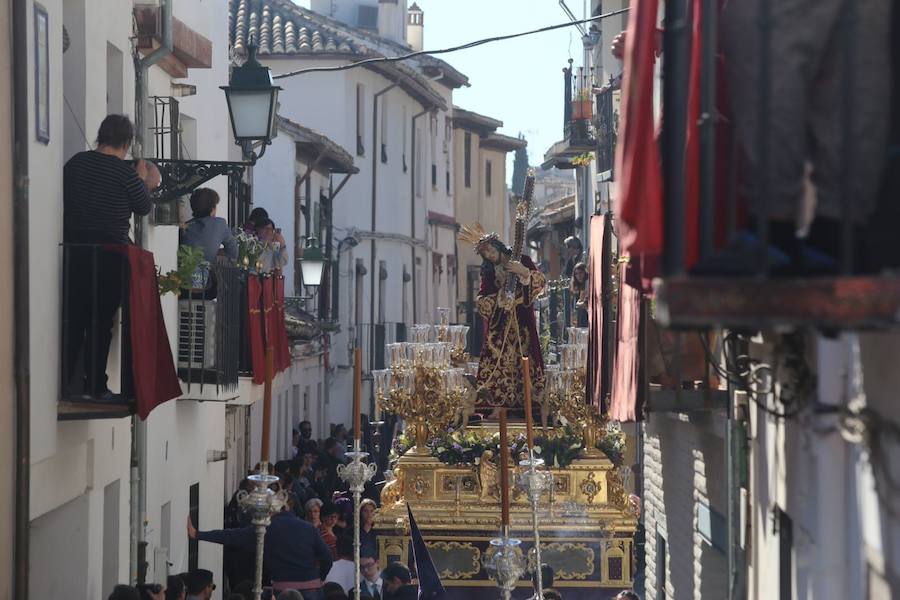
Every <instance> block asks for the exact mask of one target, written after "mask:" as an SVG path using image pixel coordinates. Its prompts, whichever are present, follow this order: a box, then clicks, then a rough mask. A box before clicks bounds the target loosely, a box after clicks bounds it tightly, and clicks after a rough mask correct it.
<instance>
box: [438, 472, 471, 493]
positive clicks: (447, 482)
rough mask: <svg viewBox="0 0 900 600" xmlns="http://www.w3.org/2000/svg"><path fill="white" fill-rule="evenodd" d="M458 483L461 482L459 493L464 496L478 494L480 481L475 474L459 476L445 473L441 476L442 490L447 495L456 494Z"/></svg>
mask: <svg viewBox="0 0 900 600" xmlns="http://www.w3.org/2000/svg"><path fill="white" fill-rule="evenodd" d="M457 482H459V491H460V493H462V494H476V493H478V480H477V479H476V478H475V475H474V474H469V475H459V474H452V473H445V474H442V475H441V490H442V491H443V492H444V493H445V494H455V493H456V491H457V490H456V486H457Z"/></svg>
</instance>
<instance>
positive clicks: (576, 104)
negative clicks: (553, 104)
mask: <svg viewBox="0 0 900 600" xmlns="http://www.w3.org/2000/svg"><path fill="white" fill-rule="evenodd" d="M592 114H593V104H592V102H591V100H590V99H586V100H572V118H573V119H590V118H591V115H592Z"/></svg>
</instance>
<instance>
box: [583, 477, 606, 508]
mask: <svg viewBox="0 0 900 600" xmlns="http://www.w3.org/2000/svg"><path fill="white" fill-rule="evenodd" d="M580 489H581V493H582V494H584V495H585V496H587V502H588V504H593V503H594V498H596V497H597V495H598V494H599V493H600V489H601V487H600V482H599V481H598V480H597V479H596V473H595V472H594V471H591V472H590V473H588V476H587V477H586V478H585V479H583V480H582V481H581V487H580Z"/></svg>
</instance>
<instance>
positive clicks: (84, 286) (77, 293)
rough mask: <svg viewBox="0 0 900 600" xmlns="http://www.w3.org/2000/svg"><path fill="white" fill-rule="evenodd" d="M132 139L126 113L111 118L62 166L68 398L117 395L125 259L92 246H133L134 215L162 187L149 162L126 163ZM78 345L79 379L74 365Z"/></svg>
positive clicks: (146, 208) (145, 209)
mask: <svg viewBox="0 0 900 600" xmlns="http://www.w3.org/2000/svg"><path fill="white" fill-rule="evenodd" d="M133 138H134V126H133V125H132V124H131V121H130V120H129V119H128V117H126V116H124V115H108V116H107V117H106V118H105V119H103V122H102V123H101V124H100V129H99V131H98V132H97V148H96V149H95V150H88V151H85V152H79V153H78V154H76V155H75V156H73V157H72V158H70V159H69V161H68V162H67V163H66V165H65V167H64V169H63V242H64V243H66V244H71V246H69V249H68V260H67V261H66V264H65V268H66V269H67V272H66V273H65V274H64V276H65V281H66V282H67V289H66V298H65V303H66V304H65V309H66V313H67V314H66V317H67V322H68V326H67V327H66V330H65V332H64V336H65V338H64V340H65V341H64V343H65V346H66V348H65V352H66V356H65V359H66V364H65V365H64V375H65V377H66V378H67V381H65V382H64V385H65V386H67V389H66V395H67V396H70V397H71V396H73V395H78V394H81V395H84V396H86V397H90V398H93V399H98V400H103V401H118V400H120V399H121V398H120V397H119V396H118V395H117V394H113V393H112V392H110V391H109V389H108V388H107V387H106V384H107V377H106V360H107V357H108V356H109V347H110V343H111V341H112V327H113V318H114V316H115V314H116V311H117V310H118V309H119V306H120V305H121V303H122V299H123V295H124V289H125V286H126V281H125V278H124V274H125V264H124V260H125V259H124V258H123V257H122V256H121V255H120V254H116V253H111V252H102V251H100V250H99V249H98V248H96V245H102V244H130V243H131V240H130V239H129V237H128V231H129V226H130V222H131V214H132V213H135V214H137V215H146V214H147V213H149V212H150V192H152V191H153V190H155V189H156V188H157V187H158V186H159V183H160V176H159V171H158V170H157V169H156V167H155V166H154V165H153V164H152V163H149V162H147V161H144V160H137V161H136V162H135V163H134V166H132V165H130V164H129V163H127V162H125V157H126V156H127V155H128V151H129V148H130V147H131V142H132V139H133ZM82 350H83V351H84V356H83V375H82V376H81V377H80V379H81V381H80V382H79V381H77V380H78V379H79V378H77V377H74V375H75V374H74V373H73V372H72V369H73V368H74V367H75V365H76V363H77V362H78V356H79V354H80V353H81V352H82ZM123 384H124V382H123Z"/></svg>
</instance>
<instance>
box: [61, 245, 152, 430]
mask: <svg viewBox="0 0 900 600" xmlns="http://www.w3.org/2000/svg"><path fill="white" fill-rule="evenodd" d="M62 264H63V281H62V332H61V333H62V336H61V337H62V349H61V350H62V352H61V354H62V356H61V363H60V364H61V369H60V373H61V377H62V379H61V381H60V390H61V394H60V403H59V413H58V417H59V419H61V420H69V419H84V418H91V419H95V418H118V417H123V416H127V415H130V414H132V413H133V412H134V409H135V401H134V390H133V387H132V380H131V343H130V339H129V336H128V334H127V332H128V316H129V315H128V266H127V260H126V258H125V257H124V256H123V255H122V254H119V253H117V252H116V251H115V250H114V246H111V245H108V244H104V245H100V244H76V243H66V244H62ZM110 389H112V390H113V391H110Z"/></svg>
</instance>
